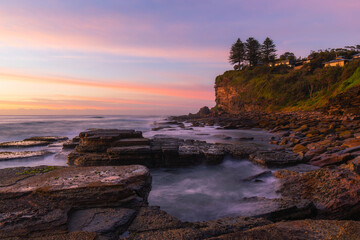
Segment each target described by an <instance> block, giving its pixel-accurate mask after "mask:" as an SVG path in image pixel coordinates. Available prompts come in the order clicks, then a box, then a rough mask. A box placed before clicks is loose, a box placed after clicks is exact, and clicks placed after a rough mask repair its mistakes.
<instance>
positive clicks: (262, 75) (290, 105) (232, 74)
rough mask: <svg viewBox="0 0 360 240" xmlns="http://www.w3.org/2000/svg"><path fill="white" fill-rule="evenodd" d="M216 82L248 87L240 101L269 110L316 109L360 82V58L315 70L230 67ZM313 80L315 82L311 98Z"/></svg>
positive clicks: (241, 95) (236, 86) (242, 87)
mask: <svg viewBox="0 0 360 240" xmlns="http://www.w3.org/2000/svg"><path fill="white" fill-rule="evenodd" d="M348 76H350V77H348ZM216 83H217V84H218V85H221V84H230V85H231V86H234V87H235V88H238V89H240V88H241V89H244V88H245V89H246V91H242V93H239V95H240V97H241V101H244V102H248V103H255V104H260V105H262V106H263V109H264V110H267V111H279V110H283V111H294V110H314V109H316V108H319V107H323V106H325V105H326V104H327V103H328V100H329V99H330V98H332V97H335V96H336V95H338V94H340V93H343V92H345V91H347V90H349V89H350V88H352V87H355V86H358V85H360V61H359V62H357V63H353V64H352V65H351V66H350V65H349V66H348V67H345V68H339V67H338V68H326V69H318V71H315V72H313V73H310V72H308V71H307V70H305V69H303V70H298V71H294V70H289V69H286V68H284V67H283V68H280V69H269V68H266V67H257V68H254V69H251V70H244V71H240V72H239V71H227V72H225V73H224V74H223V75H220V76H218V77H217V79H216ZM310 83H312V85H314V86H315V87H314V91H313V94H312V97H311V98H310V94H309V86H310ZM239 92H240V91H239Z"/></svg>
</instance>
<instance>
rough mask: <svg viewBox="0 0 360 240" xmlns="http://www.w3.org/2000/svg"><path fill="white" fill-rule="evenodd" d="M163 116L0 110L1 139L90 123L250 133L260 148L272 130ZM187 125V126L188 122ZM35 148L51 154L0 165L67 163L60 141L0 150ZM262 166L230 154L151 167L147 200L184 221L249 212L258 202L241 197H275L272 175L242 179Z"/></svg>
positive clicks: (211, 136) (232, 136)
mask: <svg viewBox="0 0 360 240" xmlns="http://www.w3.org/2000/svg"><path fill="white" fill-rule="evenodd" d="M165 118H166V117H165V116H0V142H7V141H16V140H23V139H25V138H29V137H33V136H66V137H69V138H73V137H75V136H77V135H78V134H79V132H81V131H85V130H87V129H91V128H117V129H136V130H139V131H143V135H144V137H148V138H151V137H153V136H155V135H157V134H161V135H168V136H173V137H178V138H183V139H196V140H203V141H207V142H210V143H216V142H221V143H232V142H237V143H238V144H239V143H240V142H239V138H244V137H245V138H253V140H248V141H245V142H244V141H241V143H243V144H249V145H254V146H256V147H258V148H261V149H270V148H271V146H270V145H269V144H268V142H269V138H270V137H271V135H270V134H269V133H267V132H265V131H261V130H258V129H252V130H223V129H217V128H216V127H210V126H208V127H193V128H187V129H183V128H180V127H179V126H177V125H171V124H166V123H165V122H166V120H165ZM161 123H162V125H161ZM164 123H165V124H164ZM159 124H160V126H164V125H168V127H167V128H164V129H161V130H158V131H152V130H151V129H152V128H153V127H158V126H159ZM186 126H187V127H190V126H189V124H186ZM38 150H48V151H51V152H53V154H51V155H47V156H45V157H36V158H29V159H22V160H9V161H0V168H7V167H19V166H39V165H66V157H67V155H68V154H69V152H70V151H64V150H62V144H53V145H50V146H46V147H34V148H26V149H21V148H12V149H8V148H6V149H0V151H38ZM265 170H266V169H264V168H262V167H260V166H257V165H254V164H253V163H251V162H249V161H248V160H247V159H234V158H232V157H230V156H228V157H227V158H226V160H225V161H224V163H223V164H220V165H217V166H193V167H187V168H177V169H174V168H172V169H152V170H151V173H152V176H153V184H152V191H151V192H150V196H149V203H150V205H158V206H160V207H161V208H162V209H163V210H165V211H167V212H169V213H171V214H172V215H174V216H176V217H178V218H180V219H181V220H184V221H198V220H209V219H216V218H219V217H223V216H233V215H243V216H245V215H251V213H252V212H255V211H256V209H257V208H258V207H259V206H258V205H257V203H255V202H254V203H252V202H249V201H245V202H244V201H243V200H244V198H249V197H267V198H273V197H276V196H277V195H276V193H275V190H276V179H275V178H274V177H272V176H266V177H264V178H262V180H261V181H258V182H244V181H242V179H244V178H247V177H249V176H253V175H255V174H258V173H261V172H263V171H265Z"/></svg>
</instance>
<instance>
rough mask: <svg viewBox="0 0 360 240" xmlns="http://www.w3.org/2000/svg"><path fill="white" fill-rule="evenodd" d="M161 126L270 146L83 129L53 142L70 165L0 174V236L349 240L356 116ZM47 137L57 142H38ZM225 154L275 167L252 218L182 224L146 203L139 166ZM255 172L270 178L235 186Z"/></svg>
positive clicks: (222, 119)
mask: <svg viewBox="0 0 360 240" xmlns="http://www.w3.org/2000/svg"><path fill="white" fill-rule="evenodd" d="M171 120H172V124H178V125H179V126H181V125H183V122H187V123H191V124H192V126H194V127H199V126H200V127H201V126H220V128H223V129H244V128H246V129H247V128H263V129H267V130H269V131H271V132H272V133H273V134H274V137H273V138H272V139H271V144H274V150H271V151H264V150H259V149H257V148H252V147H249V146H248V147H247V145H243V144H220V143H218V144H210V143H206V142H203V141H196V140H181V139H178V138H169V137H168V136H155V137H153V138H151V139H147V138H144V137H143V136H142V133H141V132H137V131H134V130H116V129H107V130H90V131H87V132H83V133H80V134H79V136H78V137H76V138H74V139H73V140H68V141H66V142H63V143H62V144H63V147H64V148H66V149H73V151H72V152H71V153H70V154H69V155H68V164H69V165H70V167H52V166H41V167H31V168H8V169H1V170H0V176H1V178H0V179H1V180H0V201H1V204H0V206H1V207H0V208H1V211H0V239H54V240H56V239H359V236H360V231H359V230H358V229H360V228H359V226H358V224H359V222H357V220H358V215H359V212H360V190H359V187H358V186H360V175H359V173H360V170H359V169H360V146H359V145H360V144H359V143H360V124H359V123H360V118H358V117H356V116H345V117H344V116H342V117H339V116H325V115H323V114H321V113H298V112H297V113H286V114H285V113H284V114H281V113H277V114H266V113H243V114H239V115H226V114H221V115H218V114H214V113H211V112H210V111H208V110H207V109H202V110H201V111H200V112H199V113H198V114H192V115H187V116H180V117H172V118H171ZM163 127H164V126H162V128H163ZM64 140H66V139H61V141H64ZM24 141H25V140H24ZM31 141H42V140H39V139H31ZM55 141H60V139H56V140H55V139H52V140H50V139H47V140H46V142H47V143H46V144H50V142H55ZM238 141H239V142H241V141H242V140H241V139H239V140H238ZM246 141H251V139H246ZM17 144H18V143H17ZM25 144H28V143H25ZM40 144H42V143H40ZM5 145H6V144H5ZM227 154H230V155H232V156H235V157H248V158H249V159H250V161H253V162H255V163H256V164H261V165H263V166H265V168H266V167H273V168H276V169H278V170H277V171H275V172H274V173H273V174H274V176H275V177H276V178H278V179H279V181H280V188H279V190H278V191H279V193H280V195H281V197H280V198H277V199H264V198H256V199H249V201H258V202H260V203H261V204H262V206H263V208H262V209H259V212H258V214H255V215H254V216H251V217H242V216H239V217H227V218H222V219H218V220H213V221H206V222H182V221H180V220H178V219H177V218H175V217H174V216H171V215H169V214H168V213H166V212H164V211H162V210H160V209H159V207H155V206H149V205H148V200H147V198H148V195H149V192H150V190H151V175H150V172H149V170H148V168H158V167H180V166H191V165H199V164H219V163H221V162H222V161H223V160H224V156H226V155H227ZM147 167H148V168H147ZM265 174H272V173H271V171H264V172H263V173H261V174H258V175H256V176H253V177H251V178H249V179H245V180H244V181H256V180H257V179H260V178H261V176H262V175H265Z"/></svg>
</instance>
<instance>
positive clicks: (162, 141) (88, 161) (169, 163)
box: [68, 129, 225, 167]
mask: <svg viewBox="0 0 360 240" xmlns="http://www.w3.org/2000/svg"><path fill="white" fill-rule="evenodd" d="M131 136H132V137H131ZM141 136H142V133H141V132H136V131H134V130H111V129H110V130H93V131H90V132H84V133H80V135H79V137H80V144H79V146H78V147H76V149H75V150H74V151H73V152H71V153H70V154H69V155H68V164H70V165H76V166H96V165H98V166H106V165H115V166H118V165H131V164H141V165H145V166H147V167H177V166H189V165H194V164H201V163H208V164H215V163H221V162H222V161H223V159H224V155H225V152H224V150H223V147H222V146H218V145H215V144H208V143H206V142H202V141H194V140H186V141H185V140H181V139H176V138H169V137H167V136H163V135H156V136H155V137H154V138H153V139H151V140H149V139H146V138H143V137H141Z"/></svg>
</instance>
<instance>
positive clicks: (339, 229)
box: [210, 220, 360, 240]
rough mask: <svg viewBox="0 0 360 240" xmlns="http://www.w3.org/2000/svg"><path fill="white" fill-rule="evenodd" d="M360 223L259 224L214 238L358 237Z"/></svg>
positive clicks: (268, 239)
mask: <svg viewBox="0 0 360 240" xmlns="http://www.w3.org/2000/svg"><path fill="white" fill-rule="evenodd" d="M359 235H360V223H359V222H356V221H335V220H298V221H288V222H278V223H274V224H268V225H265V226H259V227H255V228H252V229H249V230H247V231H241V232H237V233H232V234H226V235H222V236H218V237H214V238H210V239H212V240H216V239H218V240H220V239H234V240H257V239H266V240H271V239H277V240H288V239H291V240H308V239H349V240H355V239H359Z"/></svg>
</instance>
